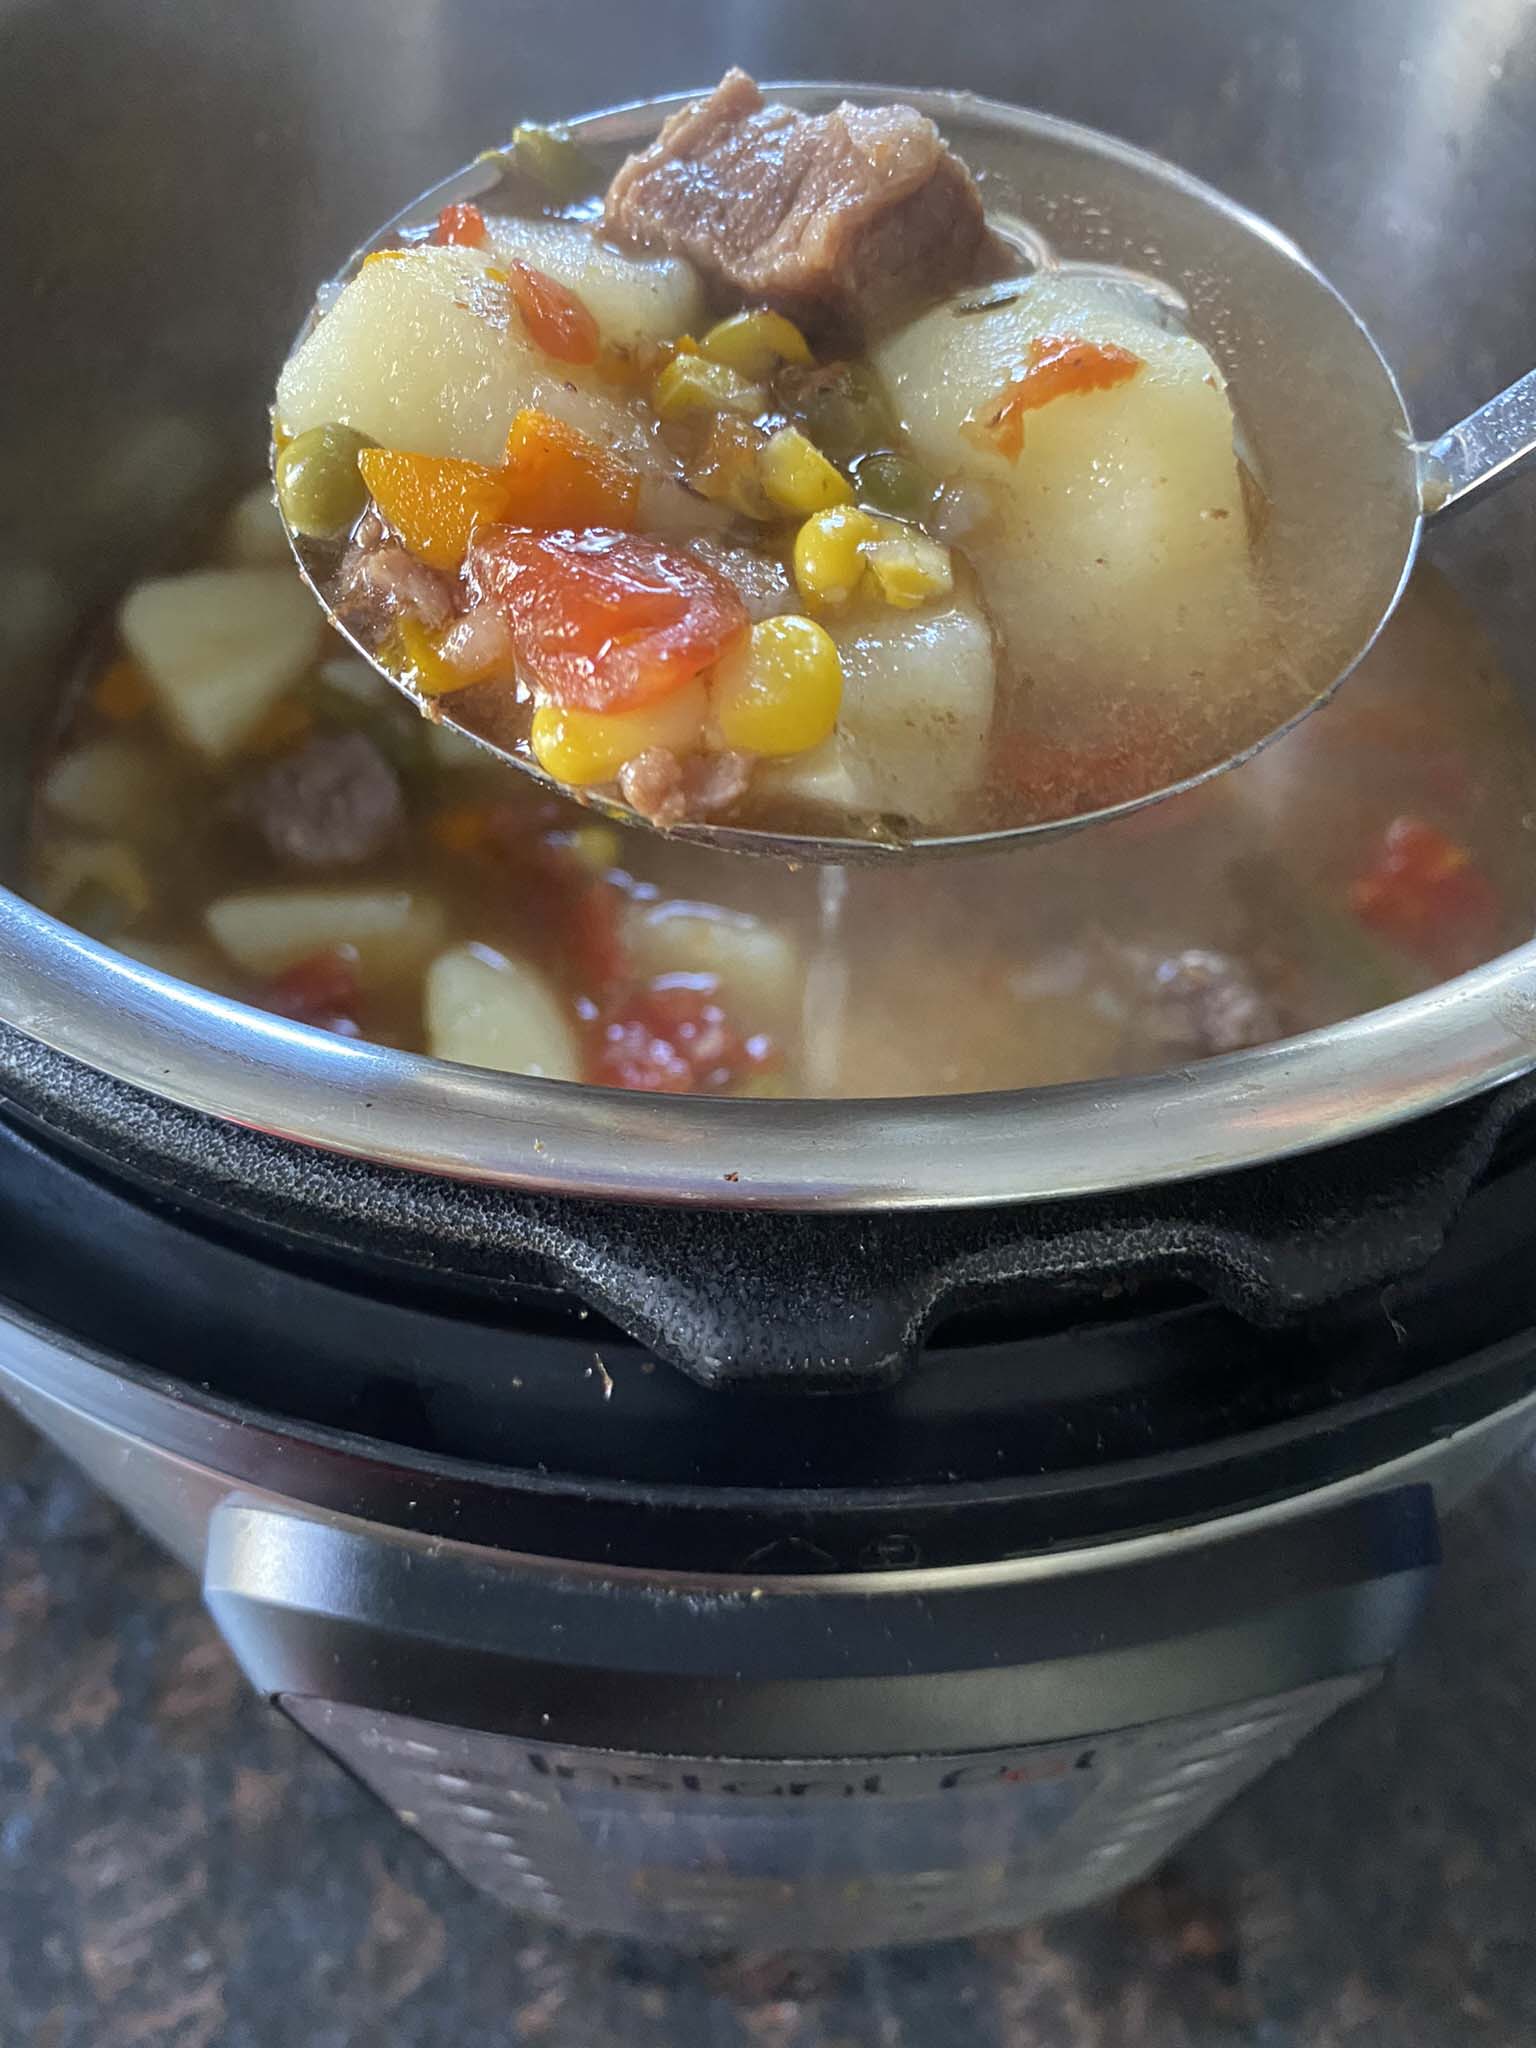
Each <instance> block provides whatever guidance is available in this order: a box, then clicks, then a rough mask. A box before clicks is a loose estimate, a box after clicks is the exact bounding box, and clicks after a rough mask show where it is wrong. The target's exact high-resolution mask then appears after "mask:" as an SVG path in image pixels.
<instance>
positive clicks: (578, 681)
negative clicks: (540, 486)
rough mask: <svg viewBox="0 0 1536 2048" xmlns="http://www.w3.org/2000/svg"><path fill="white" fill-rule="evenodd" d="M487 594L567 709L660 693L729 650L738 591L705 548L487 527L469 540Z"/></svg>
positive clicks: (629, 536)
mask: <svg viewBox="0 0 1536 2048" xmlns="http://www.w3.org/2000/svg"><path fill="white" fill-rule="evenodd" d="M469 570H470V580H471V583H472V586H473V588H474V590H475V592H476V594H477V595H478V596H480V597H481V598H483V599H485V600H487V601H489V602H491V603H495V604H499V605H501V606H502V607H503V608H504V610H505V612H506V616H507V621H508V624H509V625H510V627H511V629H512V638H513V643H514V645H515V647H516V649H517V658H518V663H519V666H520V668H521V669H522V672H523V673H524V674H525V675H526V677H527V678H528V681H529V682H530V683H531V684H532V686H533V688H534V689H535V690H536V691H538V692H539V693H540V694H541V695H542V696H544V697H546V698H548V699H549V700H550V701H551V702H553V703H555V704H559V705H562V706H564V707H565V708H566V709H568V710H572V709H574V710H581V711H627V710H631V709H633V708H634V707H635V706H637V705H640V704H648V703H651V702H652V701H653V700H654V699H656V698H658V697H664V696H666V695H668V694H669V693H670V692H671V691H673V690H678V689H681V688H682V686H683V684H684V683H688V682H692V681H693V679H694V677H695V676H697V675H700V674H702V673H703V671H704V670H705V669H707V668H711V667H713V665H714V664H715V663H716V662H717V661H719V660H720V659H721V657H722V656H723V655H726V654H728V653H729V652H730V651H731V649H732V648H733V647H735V646H736V644H737V642H738V641H739V640H741V639H742V637H743V636H744V635H745V633H746V632H747V629H748V624H749V621H748V618H747V611H746V607H745V605H744V604H743V603H742V601H741V595H740V593H739V591H737V590H736V588H735V586H734V585H733V584H730V583H728V582H727V581H726V580H725V578H724V577H723V576H721V575H719V574H717V572H716V571H715V570H713V569H710V568H708V567H706V566H705V564H704V563H703V562H701V561H700V560H699V559H698V557H697V556H696V555H691V554H688V553H686V552H684V551H683V550H682V549H680V548H674V547H668V546H667V544H666V543H665V542H664V541H659V540H651V539H648V538H644V537H642V536H641V535H640V534H635V533H616V532H613V531H611V530H610V529H607V528H604V527H592V528H589V529H588V530H587V531H585V532H580V533H573V532H560V533H529V532H526V531H524V530H522V529H520V528H510V529H507V530H505V531H502V532H498V533H492V534H487V535H486V536H485V537H484V538H480V539H477V540H476V541H475V544H474V546H473V547H472V548H471V550H470V559H469Z"/></svg>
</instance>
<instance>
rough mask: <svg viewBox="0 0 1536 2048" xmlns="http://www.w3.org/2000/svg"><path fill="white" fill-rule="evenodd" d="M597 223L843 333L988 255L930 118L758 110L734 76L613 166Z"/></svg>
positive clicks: (897, 112) (991, 259)
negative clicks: (603, 221)
mask: <svg viewBox="0 0 1536 2048" xmlns="http://www.w3.org/2000/svg"><path fill="white" fill-rule="evenodd" d="M606 224H607V228H608V231H609V233H610V234H612V235H615V236H616V237H618V238H619V239H620V240H622V241H628V242H633V243H638V244H639V245H640V246H641V247H643V248H648V249H665V250H668V251H669V252H671V253H672V254H675V255H679V256H686V257H687V258H688V259H689V261H690V262H692V263H693V264H695V265H696V266H697V268H698V269H699V270H701V271H702V272H703V273H704V275H705V276H706V277H707V278H709V279H711V280H712V281H713V282H714V283H715V284H716V285H717V286H719V287H722V288H724V289H725V290H727V291H728V292H730V293H731V294H733V295H735V296H738V297H741V298H745V299H748V300H750V301H753V302H754V303H761V304H766V305H770V306H774V307H776V308H778V309H779V310H780V311H781V312H784V313H787V314H789V315H790V316H791V318H793V319H796V320H799V321H800V322H802V324H805V325H808V326H811V327H819V328H822V329H826V328H833V329H837V330H845V331H846V330H851V331H854V332H857V331H860V330H861V329H863V328H865V327H868V326H872V325H878V324H879V323H880V322H882V321H884V320H887V319H889V318H891V317H892V316H894V315H897V314H900V313H902V312H904V311H905V310H907V309H908V308H911V307H914V306H916V305H918V304H920V303H922V302H923V301H924V300H927V299H930V298H935V297H938V296H940V295H942V294H943V293H944V292H946V291H950V290H954V289H956V288H958V287H959V286H960V285H962V284H966V283H970V282H973V281H974V280H975V279H977V278H978V277H981V276H984V275H988V274H990V273H992V272H993V271H995V270H996V268H997V267H998V260H999V259H998V248H997V244H996V242H995V240H994V238H993V236H992V234H991V232H990V231H989V229H988V227H987V224H986V221H985V218H984V217H983V214H982V207H981V197H980V194H979V193H978V192H977V190H976V185H975V182H974V180H973V179H972V177H971V174H970V172H969V171H968V170H967V169H966V167H965V165H964V164H963V163H961V161H960V159H959V158H958V157H956V156H954V155H952V154H951V153H950V151H949V149H948V148H947V147H946V146H945V144H944V141H943V138H942V137H941V136H940V134H939V131H938V129H937V128H935V126H934V125H933V123H932V122H931V121H930V120H928V119H927V117H926V116H925V115H922V114H918V113H915V112H914V111H913V109H912V108H910V107H902V106H890V107H855V106H850V105H849V104H848V103H847V102H844V104H843V105H841V106H838V107H835V108H833V110H832V111H831V112H830V113H827V114H800V113H796V112H795V111H794V110H793V109H792V108H790V107H783V106H774V105H766V104H765V103H764V101H763V96H762V94H761V93H760V92H759V91H758V89H757V87H756V86H755V85H754V84H753V82H752V80H751V79H750V78H748V77H747V75H746V73H745V72H743V71H731V72H728V73H727V74H726V76H725V77H724V78H723V79H722V80H721V82H720V84H719V85H717V86H716V88H715V90H714V91H713V92H712V93H711V94H710V96H709V98H708V99H706V100H697V101H695V102H694V104H693V105H692V106H690V107H686V108H684V109H683V111H682V112H681V113H678V114H674V115H673V116H672V117H671V119H670V120H669V121H667V123H666V124H665V126H664V127H663V128H662V130H661V133H660V134H659V135H658V136H657V138H656V140H655V142H653V143H652V144H651V146H650V148H649V149H644V150H641V151H640V152H639V153H638V154H637V155H635V156H632V157H630V158H629V159H628V160H627V161H626V162H625V163H624V164H623V165H621V167H620V169H619V171H618V174H617V175H616V177H615V178H614V181H613V183H612V185H610V186H609V188H608V199H607V210H606Z"/></svg>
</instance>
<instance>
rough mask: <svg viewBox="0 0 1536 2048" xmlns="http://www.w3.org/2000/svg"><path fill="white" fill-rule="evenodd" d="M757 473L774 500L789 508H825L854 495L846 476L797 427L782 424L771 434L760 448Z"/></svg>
mask: <svg viewBox="0 0 1536 2048" xmlns="http://www.w3.org/2000/svg"><path fill="white" fill-rule="evenodd" d="M757 474H758V478H759V480H760V481H761V483H762V486H763V489H764V490H765V491H766V492H767V493H768V496H769V497H770V498H771V499H772V500H773V502H774V504H775V505H778V506H781V507H782V508H783V510H784V511H786V512H799V513H801V514H805V513H809V512H826V511H829V510H830V509H831V507H832V506H834V505H846V504H847V503H848V501H849V500H850V499H851V498H852V496H853V491H852V489H851V487H850V486H849V482H848V479H847V477H845V476H844V475H843V473H842V471H841V470H840V469H835V468H834V467H833V466H832V464H831V463H830V462H828V460H827V458H826V457H825V455H823V454H822V452H821V450H820V449H819V448H818V447H817V446H816V443H815V442H814V441H812V440H810V439H808V438H807V436H806V435H804V434H802V433H801V431H800V429H799V428H798V427H780V429H779V431H778V432H777V433H776V434H772V435H770V436H769V438H768V440H767V441H765V442H764V444H763V446H762V447H761V448H760V449H759V450H758V455H757Z"/></svg>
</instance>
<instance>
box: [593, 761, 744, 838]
mask: <svg viewBox="0 0 1536 2048" xmlns="http://www.w3.org/2000/svg"><path fill="white" fill-rule="evenodd" d="M751 779H752V757H751V755H750V754H734V753H728V754H704V755H700V756H697V757H695V758H691V759H689V760H686V761H680V760H679V759H678V757H677V755H676V754H674V753H673V752H672V751H671V749H670V748H668V747H647V748H646V750H645V752H644V753H643V754H636V756H635V758H634V759H633V760H632V761H626V762H625V763H624V766H623V767H622V768H621V769H620V770H619V793H620V795H621V796H622V797H623V799H624V801H625V803H627V804H628V805H629V807H630V809H631V810H632V811H635V812H637V813H638V814H639V815H640V816H641V817H642V818H648V819H649V820H650V822H651V823H652V824H653V825H659V826H661V827H662V828H663V829H664V830H665V828H666V827H667V826H669V825H681V824H682V823H683V822H684V821H685V820H688V819H694V818H710V817H713V816H714V815H715V814H716V813H717V812H718V811H724V810H729V808H730V807H731V805H732V804H733V803H735V802H737V801H738V799H739V798H741V797H743V796H745V795H746V792H747V785H748V783H749V782H750V781H751Z"/></svg>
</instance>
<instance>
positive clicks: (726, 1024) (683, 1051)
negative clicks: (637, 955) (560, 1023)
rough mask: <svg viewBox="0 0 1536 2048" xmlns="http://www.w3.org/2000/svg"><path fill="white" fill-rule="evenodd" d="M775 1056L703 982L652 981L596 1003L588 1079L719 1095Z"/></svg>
mask: <svg viewBox="0 0 1536 2048" xmlns="http://www.w3.org/2000/svg"><path fill="white" fill-rule="evenodd" d="M773 1061H774V1054H773V1049H772V1047H771V1046H770V1045H769V1043H768V1041H767V1040H766V1039H763V1038H743V1037H742V1035H741V1033H740V1032H739V1031H738V1030H737V1029H736V1027H735V1026H734V1025H733V1024H732V1023H731V1022H730V1020H729V1018H728V1017H727V1016H726V1014H725V1011H724V1010H723V1009H722V1008H721V1006H720V1002H719V999H718V997H717V996H716V995H715V994H714V993H713V992H712V991H710V990H709V989H707V988H701V987H699V986H697V985H694V984H690V983H686V982H668V981H665V980H663V981H660V982H654V983H652V985H651V986H650V987H649V988H644V989H639V990H633V991H631V992H630V993H628V994H627V995H625V996H622V997H619V998H617V999H615V1001H614V1002H612V1003H611V1004H610V1005H609V1006H608V1007H607V1008H606V1009H604V1010H601V1011H600V1012H599V1013H598V1016H597V1018H596V1020H595V1023H594V1025H593V1042H592V1051H591V1054H590V1057H589V1060H588V1072H587V1079H588V1080H589V1081H591V1082H592V1083H593V1084H594V1085H595V1086H597V1087H602V1088H634V1089H638V1090H640V1091H641V1092H643V1093H646V1094H651V1095H694V1094H719V1093H721V1092H722V1091H723V1090H725V1089H728V1088H733V1087H736V1086H737V1085H738V1084H739V1083H740V1082H742V1081H744V1080H745V1079H746V1078H747V1077H748V1075H750V1074H755V1073H762V1072H763V1071H765V1070H766V1069H767V1068H769V1067H771V1066H772V1064H773Z"/></svg>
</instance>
